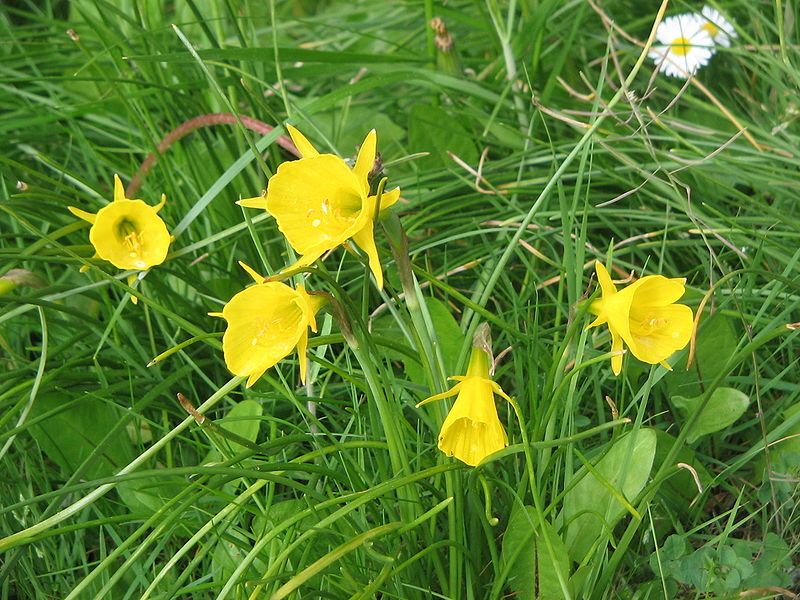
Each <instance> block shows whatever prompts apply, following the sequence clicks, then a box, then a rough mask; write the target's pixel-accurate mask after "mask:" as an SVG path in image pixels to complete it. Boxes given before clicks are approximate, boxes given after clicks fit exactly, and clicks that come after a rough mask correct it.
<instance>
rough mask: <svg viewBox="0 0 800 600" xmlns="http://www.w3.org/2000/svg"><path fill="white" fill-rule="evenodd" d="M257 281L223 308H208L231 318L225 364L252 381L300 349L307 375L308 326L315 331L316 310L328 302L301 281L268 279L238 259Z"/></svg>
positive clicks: (225, 338) (302, 371)
mask: <svg viewBox="0 0 800 600" xmlns="http://www.w3.org/2000/svg"><path fill="white" fill-rule="evenodd" d="M239 264H240V265H241V266H242V268H244V269H245V270H246V271H247V272H248V274H249V275H250V276H251V277H252V278H253V280H254V281H255V282H256V285H254V286H251V287H249V288H247V289H245V290H242V291H241V292H239V293H238V294H236V295H235V296H234V297H233V298H231V299H230V301H229V302H228V303H227V304H226V305H225V307H224V308H223V309H222V312H215V313H209V314H210V315H211V316H212V317H222V318H223V319H225V320H226V321H227V322H228V327H227V329H225V334H224V335H223V336H222V352H223V354H224V356H225V364H226V365H227V366H228V369H229V370H230V372H231V373H233V374H234V375H239V376H241V377H247V387H250V386H252V385H253V384H254V383H255V382H256V381H258V380H259V378H260V377H261V376H262V375H263V374H264V372H265V371H266V370H267V369H269V368H270V367H273V366H275V365H276V364H277V363H278V362H280V361H281V360H283V359H284V358H286V357H287V356H288V355H289V354H291V353H292V352H293V351H294V350H295V348H296V349H297V355H298V360H299V364H300V379H301V380H302V381H303V382H305V379H306V367H307V358H306V349H307V348H308V329H309V327H310V328H311V330H312V331H313V332H315V333H316V331H317V322H316V317H315V316H316V314H317V311H319V309H320V308H321V307H322V305H323V304H324V300H323V298H322V297H320V296H312V295H311V294H309V293H308V292H306V290H305V288H304V287H303V286H302V285H300V286H297V289H292V288H291V287H289V286H288V285H286V284H285V283H280V282H278V281H267V282H265V281H264V277H262V276H261V275H259V274H258V273H256V272H255V271H254V270H253V269H251V268H250V267H249V266H247V265H246V264H244V263H242V262H240V263H239Z"/></svg>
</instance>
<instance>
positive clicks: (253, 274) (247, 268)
mask: <svg viewBox="0 0 800 600" xmlns="http://www.w3.org/2000/svg"><path fill="white" fill-rule="evenodd" d="M239 266H240V267H242V268H243V269H244V270H245V271H247V274H248V275H250V277H252V278H253V281H255V282H256V283H264V277H263V276H262V275H259V274H258V272H257V271H256V270H255V269H254V268H253V267H251V266H250V265H248V264H246V263H244V262H242V261H239Z"/></svg>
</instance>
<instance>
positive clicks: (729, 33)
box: [702, 5, 736, 48]
mask: <svg viewBox="0 0 800 600" xmlns="http://www.w3.org/2000/svg"><path fill="white" fill-rule="evenodd" d="M702 14H703V18H705V20H706V23H705V25H703V28H704V29H705V30H706V31H708V35H710V36H711V39H712V40H714V43H715V44H719V45H720V46H724V47H725V48H728V47H730V45H731V39H733V38H735V37H736V30H735V29H734V28H733V24H732V23H731V22H730V21H728V20H727V19H726V18H725V17H723V16H722V14H721V13H720V12H719V11H718V10H717V9H716V8H711V7H710V6H708V5H706V6H704V7H703V13H702Z"/></svg>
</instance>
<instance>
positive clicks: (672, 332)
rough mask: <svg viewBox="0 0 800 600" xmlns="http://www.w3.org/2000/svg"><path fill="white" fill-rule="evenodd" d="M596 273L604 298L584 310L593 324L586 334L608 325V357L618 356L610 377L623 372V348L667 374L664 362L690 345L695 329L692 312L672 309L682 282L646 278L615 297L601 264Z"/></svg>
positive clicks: (678, 307) (680, 307)
mask: <svg viewBox="0 0 800 600" xmlns="http://www.w3.org/2000/svg"><path fill="white" fill-rule="evenodd" d="M595 269H596V270H597V280H598V281H599V283H600V289H601V291H602V294H603V295H602V297H601V298H598V299H597V300H595V301H594V302H592V304H591V305H590V307H589V312H591V313H592V314H594V315H596V316H597V318H596V319H595V320H594V321H593V322H592V323H591V324H590V325H589V326H588V327H587V329H588V328H591V327H598V326H599V325H603V324H607V325H608V329H609V331H610V332H611V351H612V352H615V353H617V354H615V355H614V356H612V357H611V369H612V370H613V371H614V375H619V374H620V372H621V371H622V352H623V344H625V345H627V346H628V348H630V351H631V354H633V355H634V356H635V357H636V358H638V359H639V360H641V361H642V362H646V363H649V364H651V365H656V364H661V365H663V366H664V367H665V368H667V369H669V368H670V366H669V365H668V364H667V363H666V362H665V361H666V359H667V358H668V357H669V356H670V355H672V354H673V353H674V352H676V351H678V350H680V349H681V348H684V347H685V346H686V344H688V343H689V340H690V338H691V337H692V330H693V327H694V324H693V317H692V309H691V308H689V307H688V306H684V305H683V304H675V303H676V302H677V301H678V299H680V297H681V296H683V294H684V292H685V291H686V288H685V287H684V284H685V283H686V279H684V278H675V279H668V278H666V277H664V276H662V275H648V276H647V277H642V278H641V279H639V280H637V281H635V282H633V283H632V284H630V285H629V286H627V287H625V288H623V289H622V290H620V291H619V292H618V291H617V288H616V286H615V285H614V282H612V281H611V276H610V275H609V274H608V271H607V270H606V268H605V267H604V266H603V264H602V263H601V262H599V261H598V262H596V263H595Z"/></svg>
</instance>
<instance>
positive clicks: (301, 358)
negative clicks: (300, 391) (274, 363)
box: [297, 329, 308, 385]
mask: <svg viewBox="0 0 800 600" xmlns="http://www.w3.org/2000/svg"><path fill="white" fill-rule="evenodd" d="M307 351H308V329H306V330H305V331H304V332H303V334H302V335H301V336H300V339H299V340H298V342H297V362H298V364H299V365H300V381H301V382H302V383H303V385H305V383H306V374H307V373H308V354H307Z"/></svg>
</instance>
